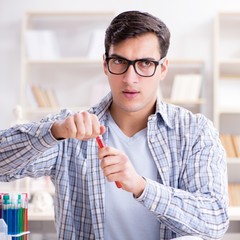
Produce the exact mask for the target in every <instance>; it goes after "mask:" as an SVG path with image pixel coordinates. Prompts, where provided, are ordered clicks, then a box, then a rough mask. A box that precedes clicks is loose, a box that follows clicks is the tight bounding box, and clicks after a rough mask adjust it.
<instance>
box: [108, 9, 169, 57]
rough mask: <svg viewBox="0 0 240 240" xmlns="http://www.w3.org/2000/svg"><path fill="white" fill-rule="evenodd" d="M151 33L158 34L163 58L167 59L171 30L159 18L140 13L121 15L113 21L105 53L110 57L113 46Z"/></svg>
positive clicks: (124, 13)
mask: <svg viewBox="0 0 240 240" xmlns="http://www.w3.org/2000/svg"><path fill="white" fill-rule="evenodd" d="M149 32H152V33H155V34H156V36H157V38H158V41H159V47H160V49H159V50H160V55H161V58H162V57H165V56H166V55H167V52H168V48H169V43H170V32H169V29H168V28H167V26H166V25H165V23H164V22H162V21H161V20H160V19H158V18H157V17H155V16H153V15H151V14H149V13H146V12H139V11H127V12H123V13H120V14H119V15H117V16H116V17H115V18H114V19H113V20H112V21H111V23H110V25H109V27H108V28H107V30H106V35H105V53H106V54H107V55H108V53H109V49H110V46H111V45H115V44H118V43H120V42H122V41H124V40H126V39H128V38H134V37H136V36H139V35H142V34H144V33H149Z"/></svg>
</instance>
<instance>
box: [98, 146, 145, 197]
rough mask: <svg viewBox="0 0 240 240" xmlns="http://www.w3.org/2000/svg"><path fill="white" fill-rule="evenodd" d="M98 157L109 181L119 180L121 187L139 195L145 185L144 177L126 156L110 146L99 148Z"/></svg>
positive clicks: (136, 195)
mask: <svg viewBox="0 0 240 240" xmlns="http://www.w3.org/2000/svg"><path fill="white" fill-rule="evenodd" d="M98 157H99V159H101V168H102V170H103V174H104V176H105V177H106V178H107V180H108V181H109V182H114V181H115V182H120V183H121V185H122V188H123V189H124V190H126V191H128V192H131V193H133V194H134V195H135V197H139V196H140V195H141V194H142V192H143V190H144V188H145V185H146V181H145V179H144V178H143V177H142V176H140V175H139V174H138V173H137V172H136V170H135V169H134V167H133V165H132V163H131V162H130V160H129V159H128V157H127V156H126V155H125V154H124V153H123V152H121V151H119V150H117V149H115V148H112V147H108V146H107V147H104V148H99V150H98Z"/></svg>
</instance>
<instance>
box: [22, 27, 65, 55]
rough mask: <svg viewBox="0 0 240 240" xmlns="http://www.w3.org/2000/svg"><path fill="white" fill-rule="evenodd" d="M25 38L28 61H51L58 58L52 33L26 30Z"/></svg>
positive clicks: (57, 49)
mask: <svg viewBox="0 0 240 240" xmlns="http://www.w3.org/2000/svg"><path fill="white" fill-rule="evenodd" d="M25 38H26V49H27V56H28V58H29V59H32V60H53V59H56V58H59V57H60V54H59V48H58V43H57V39H56V36H55V34H54V32H53V31H50V30H28V31H27V32H26V33H25Z"/></svg>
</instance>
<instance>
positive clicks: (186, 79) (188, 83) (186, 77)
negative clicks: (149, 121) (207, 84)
mask: <svg viewBox="0 0 240 240" xmlns="http://www.w3.org/2000/svg"><path fill="white" fill-rule="evenodd" d="M201 85H202V76H201V74H177V75H175V76H174V79H173V86H172V91H171V97H170V99H171V100H172V101H196V100H198V99H199V96H200V91H201Z"/></svg>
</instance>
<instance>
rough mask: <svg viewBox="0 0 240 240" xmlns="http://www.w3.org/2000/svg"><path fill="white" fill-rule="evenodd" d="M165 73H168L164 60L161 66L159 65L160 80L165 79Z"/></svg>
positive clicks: (166, 60) (166, 63) (166, 61)
mask: <svg viewBox="0 0 240 240" xmlns="http://www.w3.org/2000/svg"><path fill="white" fill-rule="evenodd" d="M167 71H168V59H167V58H165V60H164V62H163V64H162V65H161V76H160V80H163V79H164V78H165V77H166V75H167Z"/></svg>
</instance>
